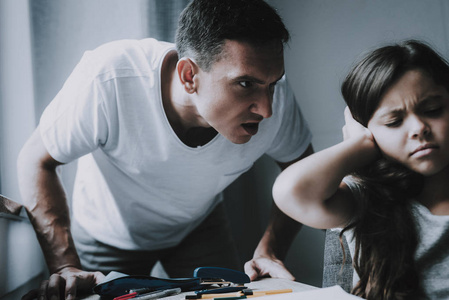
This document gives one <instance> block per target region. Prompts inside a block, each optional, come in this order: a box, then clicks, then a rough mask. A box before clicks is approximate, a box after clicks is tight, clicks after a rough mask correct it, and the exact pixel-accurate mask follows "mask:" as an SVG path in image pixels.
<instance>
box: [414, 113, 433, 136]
mask: <svg viewBox="0 0 449 300" xmlns="http://www.w3.org/2000/svg"><path fill="white" fill-rule="evenodd" d="M409 122H410V134H409V135H410V138H423V137H425V136H427V135H429V133H430V132H431V130H430V127H429V125H428V124H427V122H425V120H422V119H421V118H419V117H418V116H413V117H410V120H409Z"/></svg>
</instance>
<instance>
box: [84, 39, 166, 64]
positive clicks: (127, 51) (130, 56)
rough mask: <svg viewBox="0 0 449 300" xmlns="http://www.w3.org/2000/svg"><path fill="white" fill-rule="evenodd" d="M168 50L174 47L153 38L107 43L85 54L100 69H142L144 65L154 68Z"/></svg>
mask: <svg viewBox="0 0 449 300" xmlns="http://www.w3.org/2000/svg"><path fill="white" fill-rule="evenodd" d="M168 49H174V45H173V44H172V43H168V42H161V41H158V40H156V39H153V38H146V39H122V40H115V41H111V42H107V43H105V44H102V45H100V46H98V47H97V48H95V49H94V50H91V51H87V52H86V53H88V55H89V56H90V57H91V59H92V60H94V63H95V64H96V65H97V66H98V67H99V68H100V69H103V68H107V69H110V68H126V69H130V68H142V67H145V66H146V65H147V64H146V63H149V67H150V68H155V67H157V63H158V62H159V61H160V59H161V57H162V56H163V55H164V53H166V51H167V50H168Z"/></svg>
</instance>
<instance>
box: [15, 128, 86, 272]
mask: <svg viewBox="0 0 449 300" xmlns="http://www.w3.org/2000/svg"><path fill="white" fill-rule="evenodd" d="M58 165H61V164H60V163H59V162H57V161H56V160H54V159H53V158H52V157H51V156H50V155H49V154H48V152H47V150H46V149H45V147H44V145H43V143H42V140H41V138H40V134H39V131H38V130H36V131H35V132H34V133H33V135H32V136H31V137H30V139H29V140H28V141H27V143H26V144H25V145H24V148H23V149H22V151H21V152H20V154H19V158H18V161H17V173H18V179H19V187H20V192H21V196H22V200H23V202H24V204H25V207H26V210H27V213H28V216H29V218H30V221H31V223H32V224H33V227H34V229H35V231H36V235H37V238H38V240H39V243H40V245H41V248H42V251H43V253H44V256H45V259H46V262H47V266H48V268H49V270H50V272H51V273H54V272H57V271H59V270H61V269H62V268H64V267H67V266H73V267H76V268H81V265H80V260H79V257H78V255H77V253H76V249H75V246H74V243H73V239H72V235H71V233H70V215H69V208H68V205H67V201H66V196H65V192H64V189H63V187H62V185H61V182H60V180H59V177H58V175H57V173H56V168H57V166H58Z"/></svg>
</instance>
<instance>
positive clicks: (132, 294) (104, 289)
mask: <svg viewBox="0 0 449 300" xmlns="http://www.w3.org/2000/svg"><path fill="white" fill-rule="evenodd" d="M249 282H250V279H249V277H248V275H246V274H245V273H243V272H239V271H235V270H231V269H225V268H218V267H200V268H197V269H195V271H194V273H193V277H192V278H172V279H170V278H157V277H152V276H141V275H134V276H133V275H127V274H123V273H119V272H111V273H109V274H108V275H107V276H106V278H105V280H104V281H103V282H102V283H100V284H98V285H96V286H95V287H94V289H93V291H94V293H96V294H98V295H100V296H101V299H106V300H127V299H136V300H145V299H155V298H162V297H165V296H169V295H173V294H176V293H180V292H187V291H195V292H196V293H195V295H196V298H201V296H202V295H203V294H211V293H220V294H221V293H229V292H236V291H241V290H243V289H245V288H246V287H245V286H244V284H245V283H249ZM144 297H145V298H144Z"/></svg>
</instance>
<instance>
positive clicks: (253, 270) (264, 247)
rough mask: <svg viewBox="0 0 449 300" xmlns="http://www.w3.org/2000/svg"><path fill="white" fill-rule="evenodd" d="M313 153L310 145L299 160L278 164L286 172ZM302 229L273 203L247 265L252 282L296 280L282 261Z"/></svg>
mask: <svg viewBox="0 0 449 300" xmlns="http://www.w3.org/2000/svg"><path fill="white" fill-rule="evenodd" d="M312 153H313V147H312V145H309V147H308V148H307V149H306V151H305V152H304V153H303V154H302V155H301V157H299V158H298V159H296V160H294V161H292V162H289V163H278V164H279V166H280V167H281V169H282V170H284V169H285V168H287V167H288V166H289V165H291V164H293V163H295V162H296V161H298V160H301V159H303V158H304V157H306V156H308V155H310V154H312ZM301 227H302V224H301V223H298V222H297V221H295V220H293V219H291V218H290V217H288V216H287V215H285V214H284V213H283V212H282V211H280V209H279V208H278V207H277V206H276V204H275V203H274V202H273V205H272V209H271V215H270V220H269V223H268V226H267V229H266V230H265V233H264V235H263V236H262V239H261V240H260V242H259V244H258V246H257V248H256V250H255V251H254V257H253V259H252V260H251V261H249V262H247V263H246V264H245V272H246V273H247V274H248V275H249V276H250V278H251V279H252V280H253V279H256V278H257V277H260V276H267V275H269V276H271V277H280V278H287V279H291V280H293V279H294V277H293V275H291V274H290V272H288V271H287V269H286V268H285V266H284V264H283V263H282V261H283V260H284V259H285V256H286V255H287V252H288V249H289V248H290V246H291V244H292V242H293V240H294V238H295V237H296V235H297V233H298V232H299V230H300V229H301Z"/></svg>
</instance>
